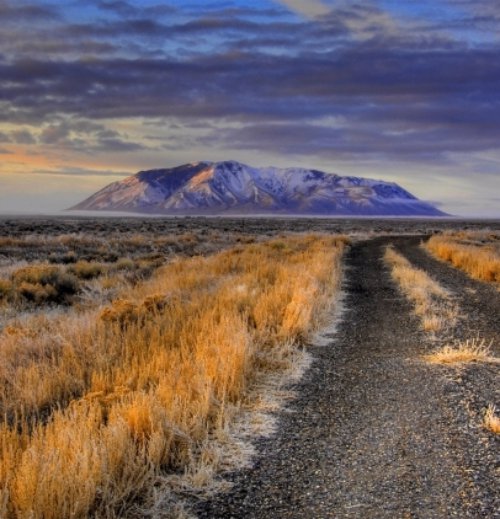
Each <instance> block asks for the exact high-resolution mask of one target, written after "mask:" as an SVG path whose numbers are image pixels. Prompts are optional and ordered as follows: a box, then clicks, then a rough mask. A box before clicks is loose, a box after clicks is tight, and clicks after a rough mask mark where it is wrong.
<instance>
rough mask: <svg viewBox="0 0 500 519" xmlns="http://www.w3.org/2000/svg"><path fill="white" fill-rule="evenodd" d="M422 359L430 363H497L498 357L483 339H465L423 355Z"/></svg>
mask: <svg viewBox="0 0 500 519" xmlns="http://www.w3.org/2000/svg"><path fill="white" fill-rule="evenodd" d="M424 359H425V360H426V361H427V362H430V363H431V364H449V365H452V364H467V363H469V362H490V363H498V362H499V359H497V358H496V357H494V356H493V355H492V354H491V350H490V346H488V345H487V344H486V342H485V341H484V340H477V339H472V340H470V341H469V340H467V341H464V342H461V343H459V344H457V345H455V346H450V345H446V346H444V347H443V348H441V349H439V350H437V351H435V352H433V353H430V354H429V355H425V356H424Z"/></svg>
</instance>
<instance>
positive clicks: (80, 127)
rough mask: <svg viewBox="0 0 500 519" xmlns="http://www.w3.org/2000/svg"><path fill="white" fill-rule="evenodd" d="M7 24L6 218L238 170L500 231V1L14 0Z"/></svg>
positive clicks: (2, 181) (0, 45)
mask: <svg viewBox="0 0 500 519" xmlns="http://www.w3.org/2000/svg"><path fill="white" fill-rule="evenodd" d="M0 19H1V20H2V29H1V31H0V49H1V50H0V91H1V92H2V96H1V98H0V213H6V212H30V213H32V212H53V211H58V210H61V209H63V208H66V207H69V206H71V205H74V204H76V203H78V202H79V201H81V200H82V199H84V198H85V197H87V196H90V195H91V194H92V193H94V192H96V191H97V190H99V189H101V188H102V187H104V186H105V185H107V184H109V183H110V182H113V181H117V180H120V179H123V178H125V177H126V176H127V175H131V174H134V173H136V172H137V171H139V170H148V169H153V168H170V167H173V166H176V165H178V164H183V163H188V162H193V161H195V162H196V161H200V160H208V161H223V160H228V159H233V160H237V161H240V162H244V163H248V164H252V165H254V166H257V167H266V166H269V165H274V166H278V167H290V166H293V167H303V168H308V169H318V170H321V171H331V172H336V173H338V174H341V175H353V176H359V177H368V178H377V179H382V180H385V181H388V182H396V183H398V184H400V185H402V186H404V187H405V189H408V190H409V191H410V192H411V193H412V194H414V195H415V196H417V197H418V198H419V199H421V200H424V201H428V202H430V203H438V204H439V208H440V209H441V210H443V211H445V212H447V213H451V214H456V215H463V216H490V217H500V118H499V117H498V114H499V113H500V88H499V84H500V61H499V59H498V56H499V55H500V39H499V37H498V34H500V16H499V10H498V1H497V0H474V1H473V0H421V1H419V2H414V1H406V2H396V1H395V0H360V1H358V2H351V1H347V0H308V1H306V0H279V1H278V0H276V1H272V0H255V1H253V2H245V1H243V0H229V1H224V2H205V1H200V0H194V1H190V2H182V1H181V0H171V1H168V2H158V0H128V1H126V2H125V1H123V2H122V1H117V2H110V1H108V0H91V1H90V2H54V1H53V0H16V1H14V0H4V1H0Z"/></svg>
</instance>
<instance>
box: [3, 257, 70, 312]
mask: <svg viewBox="0 0 500 519" xmlns="http://www.w3.org/2000/svg"><path fill="white" fill-rule="evenodd" d="M12 284H13V286H14V288H15V291H16V293H17V294H18V295H19V296H20V297H21V298H24V299H26V300H27V301H31V302H36V303H43V302H53V303H68V302H69V301H70V299H71V297H72V296H73V295H74V294H76V293H77V292H78V290H79V288H80V285H79V282H78V279H77V278H76V277H75V276H74V275H73V274H71V273H68V272H66V271H65V270H64V269H63V268H61V267H58V266H52V265H46V264H41V265H30V266H28V267H22V268H20V269H19V270H17V271H16V272H14V274H12Z"/></svg>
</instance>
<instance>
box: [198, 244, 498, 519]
mask: <svg viewBox="0 0 500 519" xmlns="http://www.w3.org/2000/svg"><path fill="white" fill-rule="evenodd" d="M420 239H421V238H418V237H411V238H408V237H384V238H376V239H372V240H369V241H364V242H359V243H355V244H354V245H353V246H352V248H351V249H350V251H349V252H348V254H347V257H346V267H347V269H346V281H345V292H346V298H345V306H346V311H345V312H344V315H343V319H342V322H341V323H340V324H339V326H338V329H337V331H336V333H335V335H334V336H333V337H332V341H331V344H330V345H328V346H321V347H319V346H312V348H311V350H312V353H313V355H314V357H315V361H314V363H313V365H312V367H311V368H310V370H309V371H308V372H307V373H306V375H305V376H304V378H303V379H302V380H301V382H300V383H299V384H297V385H296V386H295V387H294V389H295V390H296V391H297V393H298V397H297V399H296V400H295V401H294V402H293V403H291V404H290V406H289V408H288V410H287V412H283V413H282V414H281V416H280V428H279V431H278V433H277V434H276V436H274V437H273V438H271V439H266V440H260V441H259V442H258V444H257V446H258V450H259V453H260V455H259V456H258V457H257V458H256V460H255V465H254V467H253V468H252V469H250V470H244V471H241V472H238V473H235V474H231V475H229V478H230V479H231V480H232V481H233V482H234V487H233V489H232V490H231V491H230V492H229V493H227V494H220V495H219V496H218V497H216V498H215V499H213V500H212V501H209V502H204V503H200V504H199V505H198V506H197V507H196V509H195V512H196V513H197V515H198V517H200V518H205V519H206V518H221V519H223V518H230V517H231V518H241V519H270V518H280V519H281V518H296V519H299V518H304V519H313V518H314V519H321V518H331V517H332V518H361V517H362V518H391V519H394V518H422V519H430V518H451V517H457V518H461V519H462V518H464V519H465V518H478V517H494V515H493V514H494V511H493V510H492V509H491V508H489V507H490V504H491V502H492V498H491V496H490V495H486V494H488V492H490V493H491V488H490V487H488V486H485V487H480V490H481V492H483V494H478V488H479V487H478V486H477V485H476V484H475V480H474V477H475V473H474V472H473V471H472V472H469V470H468V467H469V465H470V464H469V462H468V460H467V459H466V458H464V453H463V450H464V448H466V447H467V442H469V441H471V437H470V436H467V435H464V434H463V428H464V421H463V419H462V418H461V416H460V413H457V410H456V407H457V405H458V402H459V400H460V395H459V393H457V390H456V383H455V382H453V381H452V380H449V379H447V378H446V377H441V376H438V375H437V374H436V371H435V367H430V366H428V365H426V364H425V363H423V362H422V361H421V360H420V356H421V355H422V354H423V353H426V352H428V350H429V348H430V347H431V345H429V343H428V342H427V339H426V338H425V337H424V335H423V333H422V332H421V331H420V328H419V322H418V319H417V318H416V317H414V316H413V315H412V308H411V305H410V304H409V303H408V302H407V301H406V300H405V299H404V298H403V297H402V296H401V294H400V293H399V291H398V289H397V287H396V286H395V285H394V283H393V282H392V280H391V278H390V275H389V272H388V271H387V269H386V268H385V266H384V264H383V260H382V256H383V252H384V249H385V246H386V245H388V244H389V243H394V244H395V245H396V246H397V247H398V248H400V249H401V250H402V251H403V252H405V250H406V249H407V248H411V247H416V246H417V245H418V243H419V241H420ZM465 426H467V424H465ZM473 439H474V438H472V440H473ZM464 442H465V443H464ZM480 454H481V453H480ZM493 488H494V487H493ZM493 491H494V490H493ZM484 493H486V494H484Z"/></svg>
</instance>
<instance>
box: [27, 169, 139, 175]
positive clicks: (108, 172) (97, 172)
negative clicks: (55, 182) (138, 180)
mask: <svg viewBox="0 0 500 519" xmlns="http://www.w3.org/2000/svg"><path fill="white" fill-rule="evenodd" d="M33 173H35V174H36V175H57V176H60V175H64V176H81V177H95V176H98V177H128V176H130V175H131V174H132V173H130V172H126V171H119V170H112V169H87V168H79V167H68V166H57V167H56V168H54V169H37V170H35V171H33Z"/></svg>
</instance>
